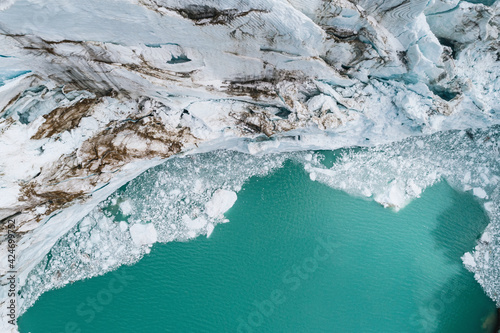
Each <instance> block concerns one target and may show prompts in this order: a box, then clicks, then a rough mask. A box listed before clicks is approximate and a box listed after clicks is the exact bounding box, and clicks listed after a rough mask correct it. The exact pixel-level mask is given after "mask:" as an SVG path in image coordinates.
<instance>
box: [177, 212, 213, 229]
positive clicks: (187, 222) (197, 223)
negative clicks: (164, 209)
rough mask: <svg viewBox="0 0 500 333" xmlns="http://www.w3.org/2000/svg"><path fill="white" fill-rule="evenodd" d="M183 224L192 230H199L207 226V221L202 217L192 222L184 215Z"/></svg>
mask: <svg viewBox="0 0 500 333" xmlns="http://www.w3.org/2000/svg"><path fill="white" fill-rule="evenodd" d="M182 222H184V224H185V225H186V226H187V227H188V228H189V229H191V230H197V229H201V228H203V227H204V226H205V225H206V224H207V219H206V218H204V217H203V216H200V217H198V218H196V219H194V220H192V219H191V218H190V217H189V216H187V215H183V216H182Z"/></svg>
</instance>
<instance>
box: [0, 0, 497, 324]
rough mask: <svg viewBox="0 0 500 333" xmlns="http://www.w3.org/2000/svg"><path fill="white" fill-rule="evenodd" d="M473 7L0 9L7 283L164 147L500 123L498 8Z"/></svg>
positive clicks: (309, 141) (96, 1)
mask: <svg viewBox="0 0 500 333" xmlns="http://www.w3.org/2000/svg"><path fill="white" fill-rule="evenodd" d="M483 2H484V3H476V4H474V3H471V2H467V1H458V0H432V1H427V0H425V1H422V0H389V1H382V0H374V1H372V0H360V1H355V0H351V1H348V0H336V1H323V0H310V1H305V0H288V1H285V0H255V1H241V0H224V1H221V0H219V1H218V0H188V1H178V0H118V1H100V0H88V1H76V0H50V1H45V2H43V1H38V0H9V1H3V2H0V80H1V84H0V96H1V97H2V98H0V157H1V158H0V198H2V200H0V220H7V219H9V218H13V219H14V220H15V222H16V226H17V228H18V230H17V231H18V233H19V235H20V239H19V241H18V243H19V246H18V253H17V256H18V258H19V259H18V271H19V278H20V281H19V283H20V285H25V284H26V283H27V280H26V278H27V276H28V274H29V273H30V272H31V271H32V269H33V268H34V267H37V265H38V264H39V262H40V261H41V260H42V259H43V258H44V256H45V255H46V254H47V253H48V252H49V251H50V249H51V248H52V246H53V245H54V244H56V242H57V241H58V240H59V239H60V238H61V237H62V236H63V235H65V234H66V233H67V232H68V231H69V230H71V229H72V228H73V227H74V226H75V225H76V223H77V222H78V221H79V220H81V219H82V218H83V217H84V216H86V215H87V214H89V213H90V212H91V211H92V210H93V209H94V207H96V206H97V205H98V204H99V203H100V202H101V201H103V200H104V199H105V198H107V197H108V196H109V195H110V194H111V193H113V192H114V191H115V190H116V189H117V188H119V187H120V186H122V185H123V184H125V183H126V182H127V181H129V180H131V179H133V178H135V177H136V176H137V175H139V174H141V173H142V172H143V171H145V170H147V169H149V168H151V167H154V166H155V165H158V164H160V163H162V161H164V160H165V159H168V158H170V157H171V156H174V155H176V154H179V153H182V152H191V153H195V152H207V151H212V150H215V149H227V148H230V149H234V150H238V151H241V152H246V153H251V154H263V153H270V152H283V151H291V150H301V149H336V148H340V147H346V146H353V145H358V146H367V145H368V146H372V145H376V144H383V143H390V142H394V141H397V140H401V139H404V138H406V137H409V136H419V135H429V134H432V133H436V132H439V131H443V130H451V129H466V128H471V127H472V128H479V127H486V126H491V125H493V124H497V123H499V109H498V105H500V103H499V102H500V79H499V75H500V65H499V64H500V62H499V60H498V59H499V47H500V45H499V42H498V33H499V29H500V15H499V13H500V1H499V0H497V1H494V2H492V1H483ZM398 188H399V187H395V188H394V191H393V192H389V193H388V194H387V197H386V198H383V197H380V198H378V199H379V201H381V202H389V201H394V200H393V199H394V198H401V197H403V198H404V196H405V195H406V194H404V193H399V192H397V189H398ZM405 193H406V192H405ZM226 199H227V198H226ZM402 203H403V202H401V203H398V204H402ZM124 207H125V206H124ZM187 218H189V221H191V222H189V221H188V219H187ZM187 218H185V221H187V224H188V225H192V226H193V227H195V226H198V225H202V224H203V223H204V221H203V220H197V221H196V218H194V217H190V216H188V217H187ZM206 225H207V226H209V225H210V224H209V222H208V220H207V224H206ZM141 228H145V227H136V228H135V229H134V230H135V231H134V232H133V234H135V235H136V236H137V237H136V241H137V244H146V245H147V244H149V243H150V242H152V241H153V240H154V237H152V238H148V237H143V236H144V232H143V231H144V230H141ZM148 228H151V227H148ZM207 228H210V227H207ZM155 230H156V229H155ZM150 231H152V230H150ZM207 231H208V229H207ZM0 236H1V237H2V240H3V241H2V243H1V244H0V247H2V248H5V246H6V243H5V241H4V240H5V228H3V229H1V230H0ZM157 237H159V238H161V232H158V235H157ZM2 253H5V251H3V252H2ZM3 262H5V260H4V261H2V263H0V274H1V275H2V276H3V279H4V277H5V272H6V270H5V267H4V264H3ZM5 295H6V294H5V288H2V289H1V291H0V302H3V300H4V299H5V297H6V296H5ZM2 309H4V307H2ZM2 325H3V323H2Z"/></svg>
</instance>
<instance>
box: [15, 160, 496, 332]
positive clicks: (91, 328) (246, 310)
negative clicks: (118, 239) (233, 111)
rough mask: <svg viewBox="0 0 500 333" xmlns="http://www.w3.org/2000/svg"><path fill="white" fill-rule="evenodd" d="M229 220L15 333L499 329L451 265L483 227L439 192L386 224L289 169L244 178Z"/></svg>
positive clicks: (57, 295) (154, 254) (37, 308)
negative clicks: (98, 300)
mask: <svg viewBox="0 0 500 333" xmlns="http://www.w3.org/2000/svg"><path fill="white" fill-rule="evenodd" d="M226 217H228V218H229V220H230V221H231V222H230V223H226V224H221V225H218V226H217V227H216V228H215V231H214V232H213V234H212V235H211V237H210V238H208V239H207V238H206V237H204V236H200V237H198V238H196V239H194V240H190V241H187V242H169V243H163V244H161V243H157V244H155V245H154V246H153V248H152V250H151V253H149V254H148V255H146V256H145V257H144V258H143V259H142V260H141V261H139V262H138V263H136V264H135V265H133V266H122V267H120V268H119V269H118V270H116V271H114V272H110V273H107V274H105V275H103V276H99V277H95V278H92V279H89V280H84V281H77V282H75V283H73V284H70V285H67V286H65V287H64V288H62V289H58V290H51V291H49V292H46V293H44V294H43V295H42V296H41V297H40V298H39V300H38V301H37V302H36V303H35V305H34V306H32V307H31V308H30V309H28V310H27V312H26V313H25V314H24V315H23V316H22V317H21V318H20V319H19V329H20V332H21V333H28V332H32V333H60V332H82V333H87V332H89V333H101V332H102V333H110V332H120V333H126V332H131V333H132V332H133V333H137V332H149V333H156V332H217V333H220V332H245V333H246V332H273V333H277V332H339V333H351V332H364V333H367V332H374V333H375V332H376V333H381V332H384V333H416V332H435V333H452V332H453V333H462V332H463V333H480V332H493V331H494V326H495V322H496V319H497V318H496V315H495V314H496V309H495V305H494V303H493V302H492V301H491V300H490V299H489V298H488V297H487V296H486V295H485V294H484V292H483V290H482V289H481V287H480V286H479V284H477V283H476V281H475V280H474V277H473V275H472V273H469V272H468V271H467V270H466V269H465V268H464V267H463V266H462V263H461V260H460V257H461V256H462V255H463V253H465V252H467V251H470V250H471V249H472V248H473V247H474V245H475V241H476V239H477V238H478V237H479V236H480V234H481V232H482V231H483V230H484V228H485V227H486V225H487V224H488V219H487V216H486V214H485V212H484V211H483V209H482V207H481V205H480V204H479V203H478V202H476V201H475V199H474V197H472V195H471V194H468V193H460V192H457V191H455V190H454V189H452V188H451V187H450V186H449V185H448V184H447V183H446V182H444V181H442V182H440V183H438V184H437V185H434V186H432V187H430V188H428V189H426V190H425V191H424V193H423V194H422V195H421V198H419V199H416V200H414V201H413V202H411V203H410V204H409V205H408V206H406V207H405V208H403V209H402V210H400V211H398V212H394V211H393V210H391V209H386V208H383V207H382V206H381V205H379V204H377V203H375V202H373V201H369V200H367V199H361V198H357V197H353V196H350V195H348V194H346V193H344V192H342V191H338V190H334V189H332V188H330V187H327V186H325V185H323V184H321V183H318V182H313V181H311V180H310V179H309V175H308V174H307V173H306V172H305V171H304V168H303V167H302V166H300V165H298V164H296V163H294V162H291V161H288V162H286V163H285V165H284V167H283V168H280V169H278V170H276V171H274V172H272V173H271V174H269V175H267V176H265V177H252V178H251V179H250V180H249V181H248V182H247V183H246V184H245V185H244V186H243V188H242V190H241V191H240V192H239V193H238V200H237V202H236V204H235V205H234V206H233V208H231V210H229V211H228V212H227V213H226ZM110 290H111V291H112V292H110ZM102 291H104V292H102ZM99 293H101V298H102V299H101V301H104V302H101V303H96V301H95V299H96V297H97V295H99ZM103 295H107V296H108V298H106V299H104V298H105V297H104V296H103ZM109 295H111V297H109ZM103 303H105V304H103Z"/></svg>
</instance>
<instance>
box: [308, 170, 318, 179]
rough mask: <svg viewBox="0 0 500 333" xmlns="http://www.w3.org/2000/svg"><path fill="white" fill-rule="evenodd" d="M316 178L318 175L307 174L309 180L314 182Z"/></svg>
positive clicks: (313, 173)
mask: <svg viewBox="0 0 500 333" xmlns="http://www.w3.org/2000/svg"><path fill="white" fill-rule="evenodd" d="M317 177H318V175H317V174H316V173H315V172H311V173H310V174H309V178H311V180H312V181H315V180H316V178H317Z"/></svg>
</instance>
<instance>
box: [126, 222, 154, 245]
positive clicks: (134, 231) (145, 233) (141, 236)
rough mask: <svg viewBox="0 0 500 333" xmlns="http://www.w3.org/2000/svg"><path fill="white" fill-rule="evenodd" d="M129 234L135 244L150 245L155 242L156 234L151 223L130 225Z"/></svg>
mask: <svg viewBox="0 0 500 333" xmlns="http://www.w3.org/2000/svg"><path fill="white" fill-rule="evenodd" d="M130 236H132V241H134V243H135V244H136V245H139V246H140V245H151V244H153V243H156V241H157V239H158V234H157V233H156V229H155V227H154V225H153V224H151V223H148V224H134V225H133V226H131V227H130Z"/></svg>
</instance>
